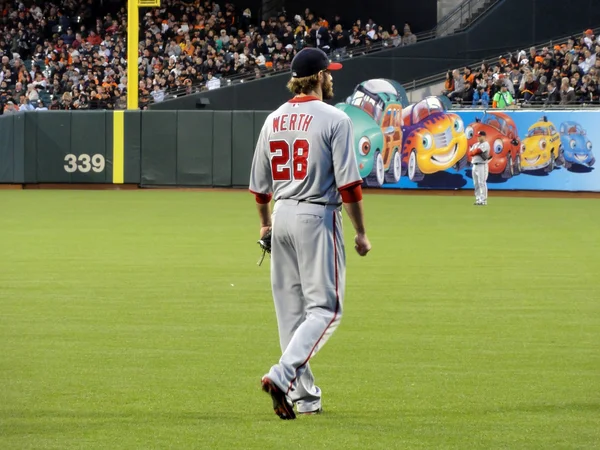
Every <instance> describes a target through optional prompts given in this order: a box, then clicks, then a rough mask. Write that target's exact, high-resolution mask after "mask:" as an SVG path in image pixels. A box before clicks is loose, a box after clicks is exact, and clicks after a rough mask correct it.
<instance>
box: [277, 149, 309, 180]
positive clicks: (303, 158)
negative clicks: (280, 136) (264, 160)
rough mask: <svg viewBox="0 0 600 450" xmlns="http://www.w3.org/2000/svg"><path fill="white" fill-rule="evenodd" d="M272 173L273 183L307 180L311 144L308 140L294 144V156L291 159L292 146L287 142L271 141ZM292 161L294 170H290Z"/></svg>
mask: <svg viewBox="0 0 600 450" xmlns="http://www.w3.org/2000/svg"><path fill="white" fill-rule="evenodd" d="M269 146H270V150H271V171H272V172H273V181H290V180H291V179H292V173H293V179H294V180H296V181H301V180H304V179H305V178H306V172H307V169H308V154H309V148H310V144H309V142H308V141H307V140H306V139H296V140H294V143H293V144H292V151H293V155H291V156H292V157H291V158H290V144H289V143H288V142H287V141H284V140H279V141H270V142H269ZM290 159H291V161H292V169H291V170H290V167H289V164H290Z"/></svg>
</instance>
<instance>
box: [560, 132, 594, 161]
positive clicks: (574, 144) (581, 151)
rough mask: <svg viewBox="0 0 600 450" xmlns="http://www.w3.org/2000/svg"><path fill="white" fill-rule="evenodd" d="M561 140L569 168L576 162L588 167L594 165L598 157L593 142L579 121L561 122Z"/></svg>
mask: <svg viewBox="0 0 600 450" xmlns="http://www.w3.org/2000/svg"><path fill="white" fill-rule="evenodd" d="M560 140H561V143H562V147H563V155H564V159H565V167H566V168H567V169H570V168H571V167H572V166H573V165H574V164H579V165H583V166H588V167H592V166H593V165H594V163H595V162H596V159H595V158H594V153H593V152H592V143H591V142H590V140H589V139H588V138H587V136H586V132H585V130H584V129H583V128H582V127H581V125H579V124H578V123H577V122H563V123H561V124H560Z"/></svg>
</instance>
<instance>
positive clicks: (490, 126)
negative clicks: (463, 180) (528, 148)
mask: <svg viewBox="0 0 600 450" xmlns="http://www.w3.org/2000/svg"><path fill="white" fill-rule="evenodd" d="M479 131H485V134H486V142H487V143H488V144H489V145H490V149H491V156H492V159H491V160H490V161H489V163H488V169H489V172H490V173H493V174H496V175H498V174H499V175H501V176H502V178H504V179H508V178H511V177H513V176H515V175H518V174H519V173H521V154H520V149H521V142H520V141H519V134H518V131H517V126H516V125H515V122H514V121H513V119H512V117H510V116H509V115H508V114H504V113H497V112H493V113H486V114H484V116H483V117H482V118H481V119H479V118H475V122H474V123H472V124H470V125H469V126H467V128H465V135H466V136H467V139H468V142H469V144H468V145H469V148H471V146H473V145H474V144H477V142H478V140H477V133H478V132H479ZM467 161H468V163H469V164H470V163H471V157H470V156H469V155H468V153H467Z"/></svg>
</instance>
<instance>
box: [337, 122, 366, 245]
mask: <svg viewBox="0 0 600 450" xmlns="http://www.w3.org/2000/svg"><path fill="white" fill-rule="evenodd" d="M331 152H332V157H333V171H334V175H335V180H336V183H337V186H338V190H339V192H340V195H341V196H342V201H343V203H344V209H345V210H346V213H347V214H348V217H350V221H351V222H352V225H353V226H354V230H355V231H356V236H355V238H354V243H355V244H356V245H355V247H354V248H355V249H356V251H357V253H358V254H359V255H360V256H365V255H366V254H367V253H368V252H369V251H370V250H371V243H370V242H369V238H368V237H367V231H366V229H365V219H364V212H363V204H362V187H361V185H362V178H361V176H360V173H359V171H358V165H357V162H356V154H355V153H354V133H353V130H352V122H351V120H350V118H349V117H345V118H343V119H342V120H340V121H339V122H338V123H337V124H336V125H335V126H334V130H333V137H332V140H331Z"/></svg>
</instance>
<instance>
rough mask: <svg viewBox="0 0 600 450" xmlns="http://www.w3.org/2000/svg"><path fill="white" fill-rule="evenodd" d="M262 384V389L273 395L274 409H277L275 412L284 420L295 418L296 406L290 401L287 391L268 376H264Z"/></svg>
mask: <svg viewBox="0 0 600 450" xmlns="http://www.w3.org/2000/svg"><path fill="white" fill-rule="evenodd" d="M261 384H262V390H263V391H265V392H266V393H267V394H270V395H271V400H273V411H275V414H277V415H278V416H279V418H280V419H282V420H292V419H295V418H296V414H295V413H294V406H293V405H292V404H291V403H290V402H288V400H287V398H286V396H285V393H284V392H283V391H282V390H281V389H279V388H278V387H277V386H276V385H275V383H273V382H272V381H271V380H269V379H268V378H267V377H263V379H262V380H261Z"/></svg>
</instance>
